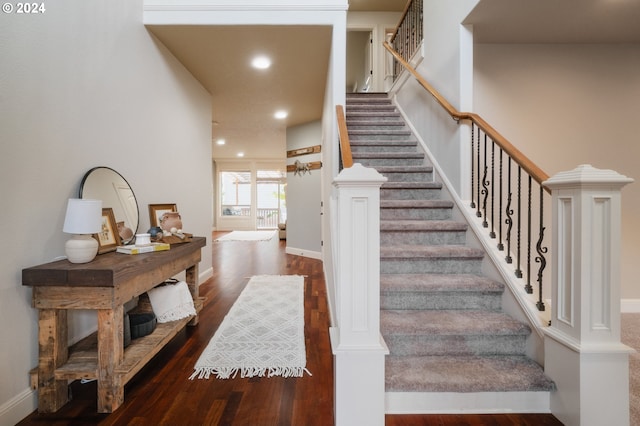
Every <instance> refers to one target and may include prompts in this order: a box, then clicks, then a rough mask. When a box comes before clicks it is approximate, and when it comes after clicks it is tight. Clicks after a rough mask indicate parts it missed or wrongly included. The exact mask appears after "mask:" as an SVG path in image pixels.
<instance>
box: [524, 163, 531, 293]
mask: <svg viewBox="0 0 640 426" xmlns="http://www.w3.org/2000/svg"><path fill="white" fill-rule="evenodd" d="M531 181H532V179H531V175H529V185H528V187H527V206H528V208H527V284H526V285H525V286H524V290H525V291H526V292H527V293H528V294H532V293H533V287H532V286H531Z"/></svg>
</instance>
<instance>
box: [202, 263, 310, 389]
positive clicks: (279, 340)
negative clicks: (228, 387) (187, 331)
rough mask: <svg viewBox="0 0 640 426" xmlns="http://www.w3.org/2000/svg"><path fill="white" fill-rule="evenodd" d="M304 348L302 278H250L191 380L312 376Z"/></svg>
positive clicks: (265, 276) (291, 276)
mask: <svg viewBox="0 0 640 426" xmlns="http://www.w3.org/2000/svg"><path fill="white" fill-rule="evenodd" d="M306 364H307V358H306V352H305V343H304V277H302V276H299V275H258V276H254V277H252V278H251V279H250V280H249V282H248V283H247V286H246V287H245V289H244V290H243V291H242V293H241V294H240V296H239V297H238V300H236V302H235V303H234V304H233V306H232V307H231V309H230V310H229V313H228V314H227V316H226V317H225V318H224V319H223V320H222V324H220V327H218V330H217V331H216V333H215V334H214V336H213V337H212V338H211V341H210V342H209V344H208V345H207V347H206V348H205V350H204V352H203V353H202V355H200V358H199V359H198V361H197V362H196V365H195V367H194V368H195V371H194V373H193V374H192V375H191V377H190V379H194V378H196V377H197V378H198V379H203V378H204V379H208V378H209V377H210V376H211V375H212V374H215V376H216V378H218V379H228V378H233V377H235V376H236V375H237V373H238V372H240V376H241V377H254V376H260V377H263V376H265V375H266V376H267V377H272V376H283V377H302V376H303V375H304V373H305V372H306V373H307V374H309V375H311V373H309V371H308V370H307V369H306V368H305V367H306Z"/></svg>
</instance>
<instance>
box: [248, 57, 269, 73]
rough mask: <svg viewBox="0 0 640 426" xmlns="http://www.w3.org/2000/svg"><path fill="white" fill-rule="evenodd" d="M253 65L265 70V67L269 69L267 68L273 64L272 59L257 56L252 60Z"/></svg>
mask: <svg viewBox="0 0 640 426" xmlns="http://www.w3.org/2000/svg"><path fill="white" fill-rule="evenodd" d="M251 65H252V66H253V67H254V68H258V69H260V70H264V69H267V68H269V67H270V66H271V59H269V58H267V57H266V56H256V57H255V58H253V60H252V61H251Z"/></svg>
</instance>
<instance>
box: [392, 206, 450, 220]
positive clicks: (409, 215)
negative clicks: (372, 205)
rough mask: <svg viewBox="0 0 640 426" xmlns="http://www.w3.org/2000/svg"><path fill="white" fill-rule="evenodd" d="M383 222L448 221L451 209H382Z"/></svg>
mask: <svg viewBox="0 0 640 426" xmlns="http://www.w3.org/2000/svg"><path fill="white" fill-rule="evenodd" d="M380 219H381V220H447V219H451V209H387V208H382V209H380Z"/></svg>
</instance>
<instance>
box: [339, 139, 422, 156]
mask: <svg viewBox="0 0 640 426" xmlns="http://www.w3.org/2000/svg"><path fill="white" fill-rule="evenodd" d="M352 142H353V141H352ZM417 150H418V144H416V143H409V144H406V143H403V144H398V143H396V144H394V143H387V144H385V145H381V144H375V145H373V144H366V145H365V144H362V145H359V144H353V143H352V144H351V152H352V153H363V152H417Z"/></svg>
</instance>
